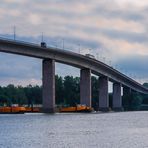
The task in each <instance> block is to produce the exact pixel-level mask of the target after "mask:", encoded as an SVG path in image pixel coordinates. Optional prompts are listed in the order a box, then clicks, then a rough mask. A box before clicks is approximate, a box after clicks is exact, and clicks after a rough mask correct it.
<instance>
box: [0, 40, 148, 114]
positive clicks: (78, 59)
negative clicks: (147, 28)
mask: <svg viewBox="0 0 148 148" xmlns="http://www.w3.org/2000/svg"><path fill="white" fill-rule="evenodd" d="M41 45H42V46H39V45H35V44H30V43H25V42H20V41H14V40H7V39H0V52H6V53H12V54H18V55H24V56H29V57H35V58H40V59H43V61H42V71H43V111H44V112H46V113H49V112H54V110H55V62H59V63H64V64H67V65H71V66H74V67H77V68H80V102H81V104H86V105H87V106H91V73H93V74H95V75H98V76H99V83H98V85H99V102H98V104H99V110H100V111H107V110H108V109H109V95H108V82H109V81H111V82H113V109H114V110H121V109H122V97H121V87H123V95H124V94H130V93H131V90H134V91H137V92H140V93H143V94H148V89H147V88H145V87H144V86H142V85H141V84H139V83H138V82H136V81H134V80H133V79H131V78H129V77H127V76H126V75H124V74H122V73H120V72H119V71H117V70H116V69H114V68H112V67H110V66H108V65H106V64H104V63H102V62H100V61H98V60H96V59H93V58H89V57H87V56H84V55H80V54H77V53H73V52H70V51H65V50H61V49H57V48H53V47H46V45H45V44H41Z"/></svg>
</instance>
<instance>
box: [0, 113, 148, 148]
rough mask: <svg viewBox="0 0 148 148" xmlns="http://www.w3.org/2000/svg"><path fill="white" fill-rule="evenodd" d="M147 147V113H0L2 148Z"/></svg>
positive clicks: (0, 147) (0, 142)
mask: <svg viewBox="0 0 148 148" xmlns="http://www.w3.org/2000/svg"><path fill="white" fill-rule="evenodd" d="M91 147H92V148H148V112H123V113H105V114H95V113H93V114H79V113H78V114H54V115H45V114H19V115H0V148H91Z"/></svg>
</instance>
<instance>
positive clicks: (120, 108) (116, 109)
mask: <svg viewBox="0 0 148 148" xmlns="http://www.w3.org/2000/svg"><path fill="white" fill-rule="evenodd" d="M112 110H113V111H115V112H121V111H124V109H123V107H114V108H113V109H112Z"/></svg>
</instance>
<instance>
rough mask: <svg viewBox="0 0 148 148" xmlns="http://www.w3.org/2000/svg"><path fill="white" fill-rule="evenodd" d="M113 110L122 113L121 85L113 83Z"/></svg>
mask: <svg viewBox="0 0 148 148" xmlns="http://www.w3.org/2000/svg"><path fill="white" fill-rule="evenodd" d="M113 110H114V111H122V110H123V109H122V97H121V84H120V83H113Z"/></svg>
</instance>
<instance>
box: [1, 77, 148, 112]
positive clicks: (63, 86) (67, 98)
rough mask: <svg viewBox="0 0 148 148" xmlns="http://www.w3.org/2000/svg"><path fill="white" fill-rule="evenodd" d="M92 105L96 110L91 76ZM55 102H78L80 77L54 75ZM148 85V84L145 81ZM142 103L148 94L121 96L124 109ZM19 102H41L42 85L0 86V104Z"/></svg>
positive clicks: (95, 90) (96, 90)
mask: <svg viewBox="0 0 148 148" xmlns="http://www.w3.org/2000/svg"><path fill="white" fill-rule="evenodd" d="M91 79H92V107H94V108H95V109H96V110H97V108H98V106H99V104H98V102H99V100H98V94H99V88H98V83H99V82H98V79H97V78H96V77H94V76H92V78H91ZM55 85H56V93H55V94H56V104H58V105H59V104H60V105H70V106H73V105H75V104H79V103H80V78H79V77H73V76H65V77H64V78H63V77H61V76H57V75H56V76H55ZM144 85H145V86H147V87H148V84H147V83H145V84H144ZM142 103H145V104H148V96H147V95H140V94H138V93H136V92H133V93H132V94H131V95H130V96H127V95H125V96H124V97H123V102H122V104H123V107H124V109H125V110H139V109H140V106H141V104H142ZM4 104H7V105H8V106H11V104H19V105H24V104H28V106H30V105H32V104H42V86H37V85H36V86H32V85H28V86H26V87H22V86H14V85H12V84H10V85H8V86H6V87H0V105H4ZM109 106H110V107H112V93H110V94H109Z"/></svg>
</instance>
